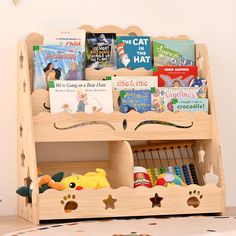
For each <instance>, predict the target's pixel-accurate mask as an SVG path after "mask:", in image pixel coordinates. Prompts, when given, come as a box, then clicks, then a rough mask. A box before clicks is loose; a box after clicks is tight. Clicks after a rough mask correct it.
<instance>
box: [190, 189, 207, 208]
mask: <svg viewBox="0 0 236 236" xmlns="http://www.w3.org/2000/svg"><path fill="white" fill-rule="evenodd" d="M189 196H190V197H189V198H188V200H187V204H188V206H193V207H194V208H196V207H198V206H199V205H200V200H201V199H202V197H203V196H202V195H201V193H200V191H196V190H193V191H190V192H189Z"/></svg>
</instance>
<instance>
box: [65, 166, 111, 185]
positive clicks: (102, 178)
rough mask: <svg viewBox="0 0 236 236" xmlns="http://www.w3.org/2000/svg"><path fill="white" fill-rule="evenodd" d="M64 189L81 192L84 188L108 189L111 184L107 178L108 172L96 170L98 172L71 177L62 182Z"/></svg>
mask: <svg viewBox="0 0 236 236" xmlns="http://www.w3.org/2000/svg"><path fill="white" fill-rule="evenodd" d="M61 184H62V186H63V190H64V189H68V188H71V189H76V190H81V189H83V188H94V189H100V188H106V187H110V184H109V182H108V180H107V178H106V172H105V170H103V169H99V168H97V169H96V172H88V173H86V174H85V175H71V176H69V177H66V178H64V179H63V180H62V181H61Z"/></svg>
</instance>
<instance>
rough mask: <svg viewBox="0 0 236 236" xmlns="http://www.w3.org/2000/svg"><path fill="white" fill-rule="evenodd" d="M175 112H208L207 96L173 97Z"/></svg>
mask: <svg viewBox="0 0 236 236" xmlns="http://www.w3.org/2000/svg"><path fill="white" fill-rule="evenodd" d="M172 105H173V112H177V111H191V112H195V111H205V112H208V99H207V98H192V99H188V98H180V99H172Z"/></svg>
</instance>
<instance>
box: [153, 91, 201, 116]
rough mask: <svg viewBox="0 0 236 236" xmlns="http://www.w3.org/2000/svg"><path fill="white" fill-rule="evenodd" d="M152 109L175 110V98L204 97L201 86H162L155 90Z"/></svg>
mask: <svg viewBox="0 0 236 236" xmlns="http://www.w3.org/2000/svg"><path fill="white" fill-rule="evenodd" d="M151 95H152V110H154V111H156V112H163V111H173V104H172V100H173V99H182V98H185V99H195V98H203V96H202V93H201V88H198V87H169V88H166V87H160V88H156V89H155V91H153V93H152V94H151Z"/></svg>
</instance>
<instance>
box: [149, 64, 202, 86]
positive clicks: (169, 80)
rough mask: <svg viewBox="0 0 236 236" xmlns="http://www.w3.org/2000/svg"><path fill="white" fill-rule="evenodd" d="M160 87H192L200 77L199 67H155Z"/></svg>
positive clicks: (154, 70)
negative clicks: (194, 81) (198, 76)
mask: <svg viewBox="0 0 236 236" xmlns="http://www.w3.org/2000/svg"><path fill="white" fill-rule="evenodd" d="M153 75H155V76H157V77H158V87H190V86H191V82H192V81H193V79H194V78H196V77H197V75H198V69H197V66H154V67H153Z"/></svg>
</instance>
